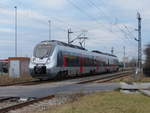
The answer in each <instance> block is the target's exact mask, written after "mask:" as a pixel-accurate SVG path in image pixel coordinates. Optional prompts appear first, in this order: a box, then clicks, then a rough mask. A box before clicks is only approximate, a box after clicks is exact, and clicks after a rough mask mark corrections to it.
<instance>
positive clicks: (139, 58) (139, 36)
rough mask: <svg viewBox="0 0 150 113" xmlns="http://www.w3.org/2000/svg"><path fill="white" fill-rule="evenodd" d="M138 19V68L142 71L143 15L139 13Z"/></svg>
mask: <svg viewBox="0 0 150 113" xmlns="http://www.w3.org/2000/svg"><path fill="white" fill-rule="evenodd" d="M137 19H138V68H139V72H142V40H141V20H142V18H141V15H140V13H139V12H138V13H137Z"/></svg>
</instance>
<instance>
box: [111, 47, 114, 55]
mask: <svg viewBox="0 0 150 113" xmlns="http://www.w3.org/2000/svg"><path fill="white" fill-rule="evenodd" d="M111 54H112V55H113V54H114V47H112V48H111Z"/></svg>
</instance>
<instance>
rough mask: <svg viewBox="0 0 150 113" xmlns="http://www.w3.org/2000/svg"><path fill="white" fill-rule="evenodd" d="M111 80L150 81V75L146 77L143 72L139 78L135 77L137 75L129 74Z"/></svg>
mask: <svg viewBox="0 0 150 113" xmlns="http://www.w3.org/2000/svg"><path fill="white" fill-rule="evenodd" d="M111 82H150V77H146V76H144V75H143V74H142V75H141V76H140V77H139V78H138V79H135V75H129V76H126V77H122V78H118V79H115V80H112V81H111Z"/></svg>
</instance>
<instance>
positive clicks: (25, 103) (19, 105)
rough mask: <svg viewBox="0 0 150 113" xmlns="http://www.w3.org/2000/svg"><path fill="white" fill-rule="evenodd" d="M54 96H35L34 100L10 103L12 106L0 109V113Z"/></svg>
mask: <svg viewBox="0 0 150 113" xmlns="http://www.w3.org/2000/svg"><path fill="white" fill-rule="evenodd" d="M54 97H55V95H50V96H47V97H42V98H37V99H35V100H31V101H27V102H24V103H20V104H16V105H12V106H9V107H6V108H2V109H0V113H7V112H9V111H11V110H16V109H20V108H22V107H25V106H28V105H31V104H34V103H37V102H40V101H44V100H47V99H52V98H54Z"/></svg>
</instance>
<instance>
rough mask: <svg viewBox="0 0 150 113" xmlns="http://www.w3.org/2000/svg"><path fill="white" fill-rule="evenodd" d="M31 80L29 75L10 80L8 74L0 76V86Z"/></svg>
mask: <svg viewBox="0 0 150 113" xmlns="http://www.w3.org/2000/svg"><path fill="white" fill-rule="evenodd" d="M32 80H34V79H33V78H32V77H31V76H30V75H24V76H22V77H19V78H11V77H9V76H8V74H5V75H0V85H4V84H12V83H19V82H26V81H32Z"/></svg>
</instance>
